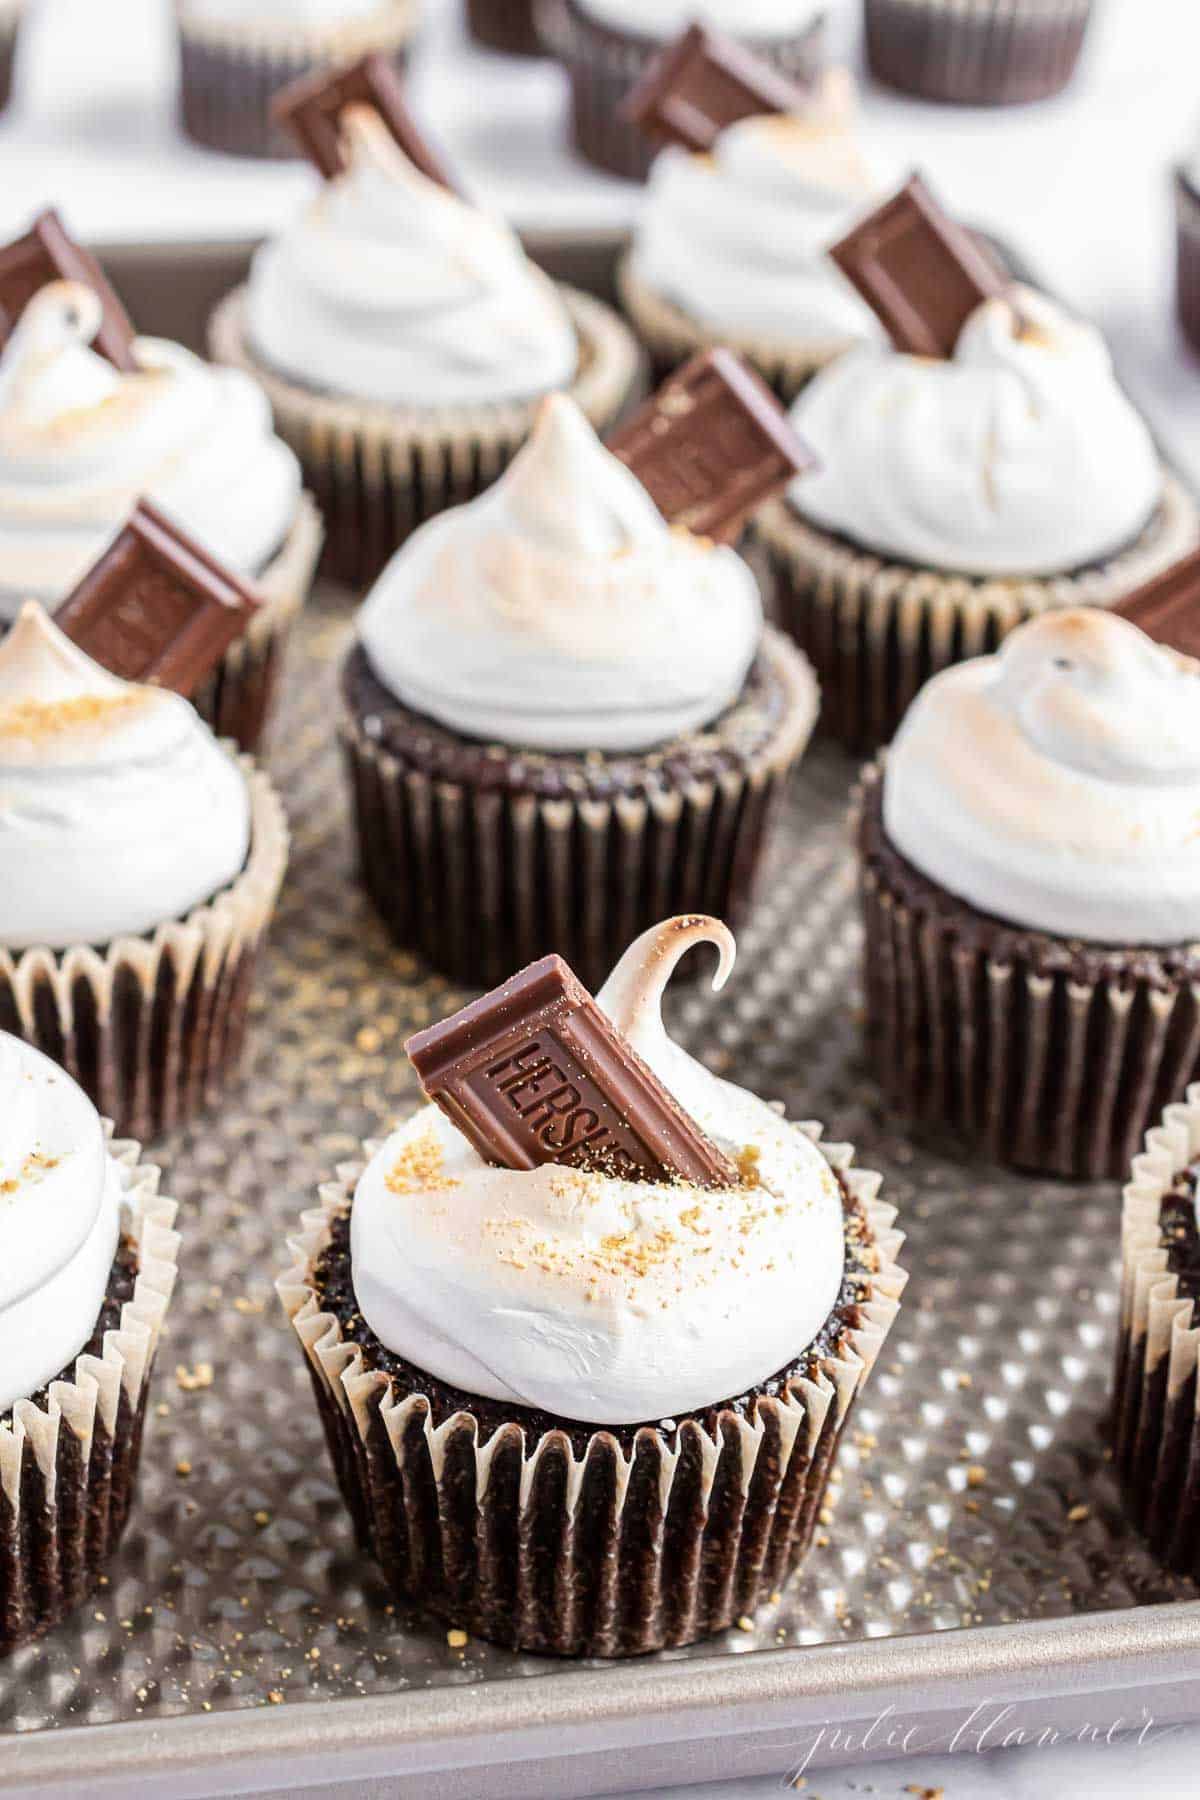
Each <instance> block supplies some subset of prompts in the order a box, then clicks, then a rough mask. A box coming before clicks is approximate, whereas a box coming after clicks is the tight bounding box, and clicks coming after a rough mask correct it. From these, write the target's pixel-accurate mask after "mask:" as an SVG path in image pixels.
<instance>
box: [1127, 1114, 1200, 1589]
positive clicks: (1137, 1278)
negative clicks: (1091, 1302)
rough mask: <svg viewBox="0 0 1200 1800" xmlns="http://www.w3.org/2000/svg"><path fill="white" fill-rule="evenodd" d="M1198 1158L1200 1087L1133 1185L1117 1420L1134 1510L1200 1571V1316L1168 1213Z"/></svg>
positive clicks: (1151, 1534) (1166, 1121)
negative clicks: (1185, 1283)
mask: <svg viewBox="0 0 1200 1800" xmlns="http://www.w3.org/2000/svg"><path fill="white" fill-rule="evenodd" d="M1197 1156H1200V1086H1195V1087H1191V1088H1189V1089H1188V1092H1187V1098H1186V1100H1183V1101H1180V1102H1178V1103H1177V1104H1176V1105H1174V1106H1168V1107H1167V1108H1166V1111H1165V1113H1164V1115H1163V1119H1162V1123H1161V1124H1160V1125H1157V1126H1155V1127H1154V1129H1153V1130H1152V1131H1150V1132H1149V1133H1148V1134H1147V1136H1146V1146H1145V1149H1144V1150H1143V1152H1142V1153H1141V1155H1139V1156H1138V1157H1136V1158H1135V1159H1134V1163H1133V1174H1132V1178H1131V1180H1130V1182H1129V1184H1128V1186H1127V1187H1126V1189H1125V1194H1124V1201H1123V1205H1122V1211H1121V1319H1120V1327H1119V1336H1118V1344H1117V1364H1116V1379H1115V1384H1114V1394H1113V1416H1112V1439H1113V1446H1114V1450H1115V1454H1116V1462H1117V1469H1118V1472H1119V1474H1120V1477H1121V1483H1122V1487H1123V1489H1124V1493H1125V1498H1126V1503H1127V1505H1128V1507H1129V1510H1130V1513H1131V1514H1132V1516H1133V1518H1134V1519H1135V1521H1136V1522H1137V1524H1138V1526H1139V1527H1140V1529H1141V1530H1142V1531H1143V1532H1144V1533H1145V1535H1146V1537H1147V1538H1148V1540H1149V1542H1150V1545H1151V1548H1152V1549H1153V1550H1154V1552H1155V1553H1156V1555H1158V1556H1159V1557H1161V1558H1162V1560H1163V1562H1164V1563H1165V1564H1166V1565H1167V1566H1168V1568H1171V1569H1174V1570H1177V1571H1178V1572H1179V1573H1181V1574H1184V1575H1191V1576H1200V1424H1198V1420H1197V1401H1198V1396H1200V1382H1198V1381H1197V1372H1198V1366H1200V1319H1198V1318H1197V1316H1196V1307H1195V1302H1194V1301H1192V1300H1190V1299H1189V1298H1188V1297H1187V1295H1186V1294H1183V1293H1181V1292H1180V1291H1179V1280H1178V1277H1177V1276H1176V1275H1174V1274H1172V1273H1171V1270H1170V1268H1169V1266H1168V1258H1167V1242H1166V1239H1165V1237H1164V1234H1163V1231H1162V1228H1161V1225H1160V1211H1161V1207H1162V1203H1163V1200H1164V1198H1165V1197H1166V1195H1167V1194H1168V1193H1169V1192H1170V1190H1171V1189H1172V1188H1173V1187H1174V1185H1175V1182H1176V1178H1177V1177H1178V1176H1179V1175H1181V1174H1182V1173H1183V1172H1184V1171H1185V1170H1186V1169H1187V1168H1188V1167H1189V1165H1190V1164H1191V1163H1193V1162H1194V1161H1195V1160H1196V1158H1197Z"/></svg>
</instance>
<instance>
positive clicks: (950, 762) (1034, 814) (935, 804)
mask: <svg viewBox="0 0 1200 1800" xmlns="http://www.w3.org/2000/svg"><path fill="white" fill-rule="evenodd" d="M883 817H884V827H885V829H886V832H887V835H888V837H889V838H890V840H891V842H892V843H893V844H894V845H895V847H896V849H897V850H899V851H900V853H901V854H902V855H903V856H904V857H906V858H907V860H908V861H909V862H910V863H912V864H913V865H914V866H915V867H916V868H917V869H919V870H920V871H921V872H922V873H923V874H924V875H926V876H928V877H929V878H930V879H931V880H933V881H936V882H937V883H939V884H940V885H941V886H942V887H944V888H946V889H948V890H949V892H951V893H952V894H956V895H957V896H958V897H959V898H960V899H963V900H966V901H967V902H969V904H970V905H971V906H973V907H976V908H978V909H979V910H980V911H982V912H986V913H990V914H992V915H993V916H995V917H996V918H999V919H1003V920H1006V921H1008V922H1010V923H1012V924H1014V925H1018V926H1025V927H1030V928H1033V929H1036V930H1041V931H1047V932H1053V933H1054V934H1056V935H1059V936H1063V937H1070V938H1080V939H1084V940H1090V941H1094V942H1099V943H1106V944H1118V945H1138V944H1146V945H1175V944H1182V943H1195V942H1198V941H1200V670H1197V669H1196V668H1195V667H1194V666H1189V665H1187V664H1184V663H1182V662H1180V660H1179V659H1177V658H1176V657H1174V656H1173V655H1172V654H1171V653H1170V652H1169V651H1167V650H1164V649H1162V648H1161V647H1160V646H1158V645H1157V644H1154V643H1152V642H1151V640H1150V639H1149V638H1147V637H1145V636H1144V635H1143V633H1142V632H1140V631H1139V630H1138V629H1137V628H1136V627H1135V626H1133V625H1130V624H1128V623H1127V622H1126V621H1125V620H1124V619H1119V618H1115V617H1113V616H1112V615H1111V614H1108V613H1105V612H1103V611H1100V610H1097V609H1092V608H1089V609H1081V610H1078V611H1071V612H1054V613H1046V614H1043V615H1042V616H1041V617H1040V618H1038V619H1036V620H1033V621H1031V622H1030V623H1029V624H1026V625H1023V626H1021V627H1020V628H1019V629H1018V630H1016V631H1014V632H1013V633H1012V635H1011V636H1010V637H1008V638H1007V639H1006V640H1005V642H1004V643H1003V645H1002V646H1001V648H1000V651H999V653H998V654H997V655H995V656H985V657H977V658H975V659H973V660H972V661H970V662H965V663H960V664H959V665H957V666H956V667H954V668H950V669H947V670H945V671H944V672H943V673H942V674H940V675H938V676H936V677H935V678H934V680H932V681H931V682H929V683H928V685H927V686H926V687H924V688H922V690H921V692H920V693H919V694H918V695H917V698H916V699H915V700H914V702H913V704H912V706H911V707H910V709H909V711H908V713H907V714H906V716H905V718H904V721H903V723H902V724H901V726H900V730H899V732H898V733H897V736H896V740H895V743H894V744H893V745H892V747H891V749H890V750H889V752H888V755H887V759H886V761H885V764H884V785H883Z"/></svg>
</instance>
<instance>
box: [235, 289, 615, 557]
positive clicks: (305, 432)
mask: <svg viewBox="0 0 1200 1800" xmlns="http://www.w3.org/2000/svg"><path fill="white" fill-rule="evenodd" d="M559 293H560V295H561V296H562V299H563V301H564V303H565V305H566V307H567V309H568V311H569V313H570V315H571V318H572V321H573V322H574V325H575V329H576V332H577V334H578V337H579V368H578V371H577V373H576V375H575V379H574V381H573V382H572V383H571V386H570V388H569V389H568V390H567V391H568V392H569V393H570V395H571V397H572V398H573V399H574V400H576V401H578V403H579V405H580V407H581V408H582V410H583V411H584V412H585V413H586V414H587V417H588V418H589V419H590V420H591V422H592V424H593V425H594V426H595V427H596V429H597V431H599V432H601V433H603V432H605V431H607V430H608V428H609V426H610V425H612V424H613V423H614V422H615V421H616V419H617V417H618V415H619V414H620V413H621V411H622V410H623V408H624V407H625V405H626V404H627V403H628V401H629V400H630V398H631V397H634V396H636V395H637V394H638V393H639V392H640V388H641V381H642V373H643V370H642V357H641V352H640V350H639V348H638V345H637V343H636V341H635V339H634V337H633V334H632V333H631V332H630V331H629V329H628V327H627V326H626V325H625V324H624V322H623V321H622V320H621V319H620V318H618V316H617V314H616V313H615V312H614V311H613V310H612V308H611V307H608V306H605V305H604V304H603V302H601V301H599V300H593V299H592V298H591V297H590V296H589V295H586V294H581V293H578V292H577V291H576V290H575V289H573V288H568V287H564V286H561V285H560V286H559ZM245 313H246V304H245V289H244V288H238V289H236V290H235V292H234V293H232V294H230V295H228V296H227V297H226V298H225V299H224V300H223V301H222V302H221V304H220V306H219V307H218V308H217V310H216V312H215V313H214V314H213V317H212V321H211V323H210V326H209V347H210V350H211V354H212V356H213V358H214V360H215V361H216V362H219V363H226V364H229V365H231V366H232V367H234V368H238V369H243V370H245V371H246V372H247V373H248V374H250V375H253V376H254V378H255V379H256V380H257V381H258V382H259V384H260V385H261V386H262V387H263V388H264V389H265V390H266V393H267V396H268V398H269V399H270V401H271V405H272V407H273V409H274V413H275V426H276V429H277V431H278V432H279V435H280V436H281V437H282V438H283V439H284V440H285V441H286V442H287V443H289V444H290V445H291V447H292V449H293V450H294V451H295V452H296V454H297V456H298V457H299V458H300V462H301V464H302V466H303V469H304V476H305V481H306V483H307V485H308V487H309V488H311V490H312V491H313V493H314V494H315V496H316V499H317V503H318V505H319V506H320V509H321V514H322V517H323V519H324V521H325V534H326V535H325V556H324V560H323V564H322V567H323V569H324V571H325V573H326V574H327V575H330V576H333V577H335V578H336V579H338V580H340V581H344V582H346V583H348V584H350V585H351V586H354V587H367V586H368V585H369V584H370V583H371V582H372V581H373V580H374V579H375V577H376V576H377V575H378V574H379V572H380V570H381V569H382V568H383V567H384V565H385V564H386V563H387V562H388V560H389V558H390V557H391V556H392V554H393V552H394V551H395V550H396V549H398V547H399V546H400V545H401V544H402V543H403V542H404V540H405V538H407V537H408V536H409V535H410V533H411V532H413V531H414V530H415V529H416V528H417V526H418V525H421V524H424V522H425V521H426V520H427V519H431V518H433V517H434V515H435V514H437V513H440V512H445V511H446V509H447V508H448V507H451V506H459V505H462V504H463V503H464V502H465V501H467V500H471V499H473V498H474V497H475V495H477V494H480V493H482V492H483V490H484V489H485V488H487V487H490V486H491V484H492V482H494V481H495V480H496V479H497V478H498V477H499V476H500V475H501V474H503V472H504V470H505V469H506V468H507V467H508V464H509V463H510V462H511V461H512V459H513V457H514V456H515V455H516V453H517V451H518V450H519V449H520V447H521V445H522V444H523V443H524V442H525V440H526V438H527V437H528V436H529V433H530V431H531V430H532V428H533V421H534V418H535V416H536V413H537V408H538V404H539V402H540V400H541V398H542V396H540V395H538V396H537V397H535V398H532V399H529V400H515V401H510V402H504V403H497V404H495V405H490V406H471V407H466V406H463V407H438V408H433V407H426V408H401V407H382V406H372V405H369V404H367V403H366V402H358V401H354V400H344V399H338V398H337V397H336V396H334V395H331V394H319V393H314V392H312V391H310V390H308V389H305V388H302V387H298V386H296V385H295V384H294V383H293V382H289V381H285V380H284V379H283V378H282V377H281V376H279V375H277V374H275V373H274V372H273V371H272V370H270V369H267V368H265V367H264V366H263V365H262V364H260V363H259V362H257V361H256V360H255V357H254V354H253V351H252V350H251V348H250V346H249V343H248V341H247V333H246V319H245Z"/></svg>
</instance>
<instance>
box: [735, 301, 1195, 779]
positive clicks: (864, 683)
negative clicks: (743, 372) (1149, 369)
mask: <svg viewBox="0 0 1200 1800" xmlns="http://www.w3.org/2000/svg"><path fill="white" fill-rule="evenodd" d="M792 420H793V423H794V424H795V425H796V427H797V429H798V430H799V432H800V433H801V435H802V436H803V437H804V438H805V439H806V441H807V442H808V443H809V444H810V445H811V446H812V448H813V450H814V451H815V453H816V455H817V457H818V458H819V460H820V463H821V467H820V468H819V470H818V471H817V472H816V473H815V474H813V475H811V476H810V477H809V478H808V479H806V480H805V481H804V482H803V483H797V484H796V485H795V487H794V488H793V490H792V491H791V493H790V494H789V495H788V497H787V498H786V499H784V500H780V501H774V502H772V503H771V505H770V506H768V507H766V508H765V509H764V510H763V512H762V513H761V514H760V515H759V518H758V521H757V525H758V529H759V533H760V537H761V540H762V542H763V544H764V546H765V548H766V551H767V554H768V558H769V560H770V563H771V566H772V570H773V573H774V577H775V591H776V599H777V604H778V610H779V617H780V621H781V622H782V623H783V624H784V625H785V626H786V627H787V629H788V630H789V631H790V632H791V633H792V634H793V636H794V637H795V638H796V640H797V642H798V643H799V644H800V645H801V646H802V647H803V648H804V649H805V650H806V651H807V653H808V655H809V656H810V657H811V658H812V661H813V663H814V664H815V666H816V669H817V673H818V675H819V676H820V679H821V686H822V693H823V696H824V703H825V712H824V722H825V723H826V725H827V727H828V729H829V730H830V731H831V732H832V733H833V734H834V735H835V736H836V737H838V738H839V739H840V740H841V741H842V743H844V744H845V745H846V746H847V747H848V748H850V749H852V750H869V749H873V748H875V747H877V746H878V745H879V744H881V743H885V742H886V741H887V739H888V738H889V737H890V736H891V735H892V733H893V732H894V730H895V728H896V726H897V724H898V723H899V721H900V719H901V718H902V717H903V716H904V712H905V710H906V708H907V707H908V705H909V703H910V702H911V700H912V698H913V696H914V694H916V692H917V690H918V689H919V688H920V686H921V684H922V682H924V681H926V680H928V678H929V677H930V676H931V675H933V674H936V672H937V671H938V670H939V669H941V668H944V667H945V666H946V665H947V664H948V663H953V662H957V661H959V660H961V659H962V658H963V657H971V656H977V655H979V654H980V653H981V652H983V651H987V650H992V649H994V648H995V647H996V645H997V644H998V643H999V642H1000V640H1001V639H1002V638H1003V637H1004V636H1005V634H1006V633H1007V632H1009V631H1011V630H1012V629H1013V627H1014V626H1015V625H1018V624H1020V622H1021V621H1022V620H1023V619H1027V618H1030V617H1032V616H1034V615H1036V614H1038V613H1041V612H1044V611H1046V610H1048V609H1050V608H1059V607H1064V606H1075V605H1079V604H1082V603H1086V604H1089V605H1100V606H1103V605H1107V604H1110V603H1111V602H1113V601H1114V600H1115V599H1117V598H1118V597H1119V596H1120V595H1122V594H1124V593H1126V592H1128V591H1129V590H1131V589H1132V588H1135V587H1138V586H1140V585H1141V584H1142V583H1143V582H1144V581H1147V580H1149V579H1150V578H1151V577H1152V576H1154V575H1157V574H1158V573H1159V572H1160V571H1161V570H1163V569H1166V568H1169V567H1170V566H1171V564H1172V563H1174V562H1176V561H1178V559H1179V558H1180V557H1181V556H1182V555H1184V554H1185V552H1186V551H1187V550H1188V549H1189V548H1190V547H1191V545H1192V544H1193V543H1194V542H1195V539H1196V535H1197V531H1198V529H1200V519H1198V515H1197V509H1196V506H1195V503H1194V502H1193V501H1192V499H1191V498H1190V497H1189V496H1188V495H1187V494H1185V493H1184V491H1183V489H1182V488H1181V487H1180V486H1179V484H1178V483H1177V482H1176V481H1175V480H1174V479H1173V478H1172V477H1171V476H1170V475H1169V474H1167V473H1166V471H1165V470H1164V469H1163V466H1162V464H1161V462H1160V460H1159V457H1158V454H1157V452H1156V450H1155V447H1154V444H1153V441H1152V439H1151V437H1150V433H1149V431H1148V430H1147V428H1146V426H1145V424H1144V423H1143V421H1142V419H1141V418H1140V417H1139V416H1138V414H1137V413H1136V412H1135V411H1134V408H1133V407H1132V405H1131V404H1130V402H1129V401H1128V399H1127V398H1126V396H1125V395H1124V394H1123V393H1122V391H1121V389H1120V387H1119V386H1118V385H1117V381H1116V377H1115V375H1114V373H1113V369H1112V363H1111V360H1110V358H1109V355H1108V351H1107V349H1106V347H1105V345H1104V343H1103V340H1102V339H1101V337H1100V336H1099V334H1098V333H1097V332H1096V331H1095V330H1093V328H1092V327H1091V326H1089V325H1085V324H1082V323H1080V322H1079V321H1078V320H1076V319H1072V318H1069V317H1068V316H1067V315H1066V314H1065V313H1063V312H1062V311H1060V309H1059V308H1058V307H1057V306H1055V305H1054V304H1053V303H1052V302H1051V301H1049V300H1048V299H1046V298H1045V297H1044V296H1042V295H1040V294H1036V293H1033V292H1032V291H1031V290H1029V289H1027V288H1014V289H1012V290H1011V291H1010V293H1009V295H1008V297H1003V298H994V299H989V300H986V301H984V302H983V303H982V304H981V305H979V306H977V307H976V308H975V310H974V311H973V312H972V313H971V315H970V317H969V318H968V319H967V322H966V324H965V325H964V326H963V328H962V330H961V332H960V333H959V335H958V340H957V343H956V345H955V348H954V353H953V355H952V356H951V357H948V358H946V359H945V360H937V359H933V358H929V357H918V356H909V355H902V354H900V353H899V352H897V351H895V350H892V349H887V348H880V347H878V346H874V345H864V346H862V347H860V348H858V349H855V350H852V351H850V352H848V353H847V354H846V355H845V356H842V357H839V358H838V360H837V361H836V362H834V363H832V364H830V366H829V367H828V368H826V369H823V370H822V371H821V373H820V374H819V375H818V376H817V377H816V379H815V380H814V381H812V382H811V383H810V384H809V386H808V387H806V388H805V390H804V392H803V393H802V394H801V395H800V397H799V399H798V400H797V401H796V403H795V406H794V408H793V411H792Z"/></svg>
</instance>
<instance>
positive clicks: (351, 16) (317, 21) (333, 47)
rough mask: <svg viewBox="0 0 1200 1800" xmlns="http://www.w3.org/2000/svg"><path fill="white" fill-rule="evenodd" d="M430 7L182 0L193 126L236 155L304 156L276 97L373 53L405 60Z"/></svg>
mask: <svg viewBox="0 0 1200 1800" xmlns="http://www.w3.org/2000/svg"><path fill="white" fill-rule="evenodd" d="M420 14H421V4H420V0H175V16H176V21H177V23H178V27H179V81H180V86H179V104H180V119H181V122H182V125H183V129H184V131H185V132H186V133H187V135H188V136H189V137H190V138H194V139H195V140H196V142H197V143H200V144H205V145H207V146H208V147H209V148H210V149H212V150H225V151H228V152H229V153H230V154H231V155H234V156H275V157H291V156H295V155H297V153H298V152H297V147H296V144H295V142H294V140H293V139H292V138H291V137H290V136H289V134H288V133H287V132H286V131H285V130H284V129H283V128H282V127H281V126H280V125H279V124H278V122H277V121H275V120H274V119H273V118H272V117H271V102H272V100H273V99H274V98H275V95H276V94H278V93H279V92H280V91H281V89H283V88H285V87H289V86H290V85H291V83H292V82H294V81H299V80H302V79H304V78H306V77H308V76H312V75H316V74H318V73H320V72H321V71H322V70H324V69H335V68H338V67H340V66H341V65H342V64H343V63H347V62H352V61H354V60H355V58H357V57H360V56H366V55H369V54H370V53H371V52H373V51H379V52H381V53H382V54H384V55H386V56H388V57H389V58H390V59H391V60H392V61H394V62H395V63H396V64H397V66H399V67H403V65H404V61H405V57H406V55H407V52H408V50H409V47H410V45H411V44H412V41H413V39H414V37H415V36H416V33H417V28H418V25H419V23H420Z"/></svg>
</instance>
